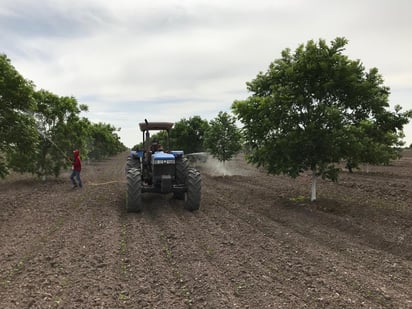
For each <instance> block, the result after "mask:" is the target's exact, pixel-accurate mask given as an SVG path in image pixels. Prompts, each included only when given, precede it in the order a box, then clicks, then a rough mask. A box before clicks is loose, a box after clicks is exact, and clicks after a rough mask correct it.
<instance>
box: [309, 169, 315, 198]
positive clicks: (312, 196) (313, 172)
mask: <svg viewBox="0 0 412 309" xmlns="http://www.w3.org/2000/svg"><path fill="white" fill-rule="evenodd" d="M316 177H317V176H316V169H313V170H312V192H311V196H310V201H311V202H314V201H316Z"/></svg>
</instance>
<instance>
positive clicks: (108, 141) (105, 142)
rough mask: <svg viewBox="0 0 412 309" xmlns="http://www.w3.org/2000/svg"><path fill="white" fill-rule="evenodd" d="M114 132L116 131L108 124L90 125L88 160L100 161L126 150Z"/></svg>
mask: <svg viewBox="0 0 412 309" xmlns="http://www.w3.org/2000/svg"><path fill="white" fill-rule="evenodd" d="M116 131H118V130H117V129H116V128H115V127H113V126H112V125H110V124H105V123H100V122H99V123H98V124H91V125H90V129H89V136H90V144H89V148H90V151H89V158H90V159H96V160H100V159H103V158H106V157H109V156H112V155H115V154H116V153H119V152H121V151H124V150H126V147H125V146H124V145H123V144H122V143H121V142H120V139H119V136H118V135H117V133H116Z"/></svg>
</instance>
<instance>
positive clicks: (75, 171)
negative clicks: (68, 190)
mask: <svg viewBox="0 0 412 309" xmlns="http://www.w3.org/2000/svg"><path fill="white" fill-rule="evenodd" d="M81 170H82V162H81V160H80V151H79V150H77V149H76V150H74V151H73V160H72V174H71V176H70V179H71V181H72V183H73V189H74V188H77V187H80V188H81V187H83V184H82V181H81V179H80V172H81ZM75 177H76V180H77V182H76V180H75V179H74V178H75Z"/></svg>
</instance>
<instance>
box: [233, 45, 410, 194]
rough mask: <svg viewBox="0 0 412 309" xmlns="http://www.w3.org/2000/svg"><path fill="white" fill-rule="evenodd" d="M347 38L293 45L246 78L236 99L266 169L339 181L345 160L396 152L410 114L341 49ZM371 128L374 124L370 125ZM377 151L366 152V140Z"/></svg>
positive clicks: (253, 156) (256, 157)
mask: <svg viewBox="0 0 412 309" xmlns="http://www.w3.org/2000/svg"><path fill="white" fill-rule="evenodd" d="M347 42H348V41H347V40H346V39H345V38H336V39H335V40H333V41H332V42H331V44H330V46H328V45H327V44H326V43H325V41H324V40H319V42H318V43H315V42H314V41H308V42H307V44H306V45H303V44H302V45H300V46H299V47H298V48H297V49H296V51H295V52H294V54H292V53H291V51H290V49H285V50H284V51H283V52H282V54H281V55H282V57H281V58H280V59H277V60H275V61H274V62H272V63H271V64H270V66H269V69H268V70H267V72H266V73H262V72H260V73H259V74H258V75H257V77H256V78H255V79H254V80H252V81H251V82H248V83H247V88H248V90H249V91H250V92H252V95H251V96H250V97H248V98H247V99H246V100H243V101H235V102H234V103H233V105H232V108H233V111H234V113H235V114H236V115H237V116H238V118H239V119H240V121H241V122H242V123H243V124H244V132H245V138H246V142H247V143H248V144H250V145H251V148H252V150H251V153H250V154H249V155H248V160H249V161H250V162H252V163H255V164H257V165H259V166H263V167H264V168H266V169H267V170H268V172H269V173H273V174H280V173H283V174H287V175H289V176H292V177H297V176H298V175H299V174H301V173H302V172H304V171H311V173H312V194H311V200H312V201H314V200H316V179H317V176H322V177H323V178H327V179H331V180H334V181H336V180H337V177H338V173H339V168H338V164H339V163H340V161H341V160H348V159H349V160H352V161H353V162H369V161H370V162H374V163H382V162H383V161H385V160H386V159H387V158H388V157H390V156H391V155H393V154H394V151H395V149H394V148H393V146H394V145H395V144H398V143H399V142H400V140H399V139H400V138H401V136H402V134H401V132H402V129H403V125H404V124H406V123H408V121H409V118H410V116H411V112H410V111H408V112H404V113H402V112H401V110H400V107H397V108H396V109H395V112H390V111H388V110H387V108H388V107H389V104H388V96H389V88H388V87H386V86H384V85H383V79H382V77H381V75H380V74H379V73H378V70H377V69H376V68H372V69H370V70H369V71H368V72H366V71H365V69H364V67H363V66H362V64H361V62H360V61H359V60H355V61H354V60H350V59H349V58H348V57H347V56H345V55H343V53H342V52H343V50H344V46H345V45H346V44H347ZM368 128H370V129H371V130H369V129H368ZM365 141H368V145H373V146H374V148H375V149H380V152H381V154H382V155H376V156H375V154H376V153H374V154H371V153H370V152H369V153H368V151H367V150H368V149H369V147H367V148H365V147H362V144H363V142H365Z"/></svg>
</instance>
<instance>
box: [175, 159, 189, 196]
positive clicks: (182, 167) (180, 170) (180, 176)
mask: <svg viewBox="0 0 412 309" xmlns="http://www.w3.org/2000/svg"><path fill="white" fill-rule="evenodd" d="M188 170H189V161H188V160H187V159H186V158H179V159H177V160H176V183H177V184H180V185H182V184H185V183H186V178H187V173H188ZM173 197H174V198H175V199H178V200H184V199H185V194H184V193H180V192H179V193H177V192H176V193H174V194H173Z"/></svg>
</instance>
